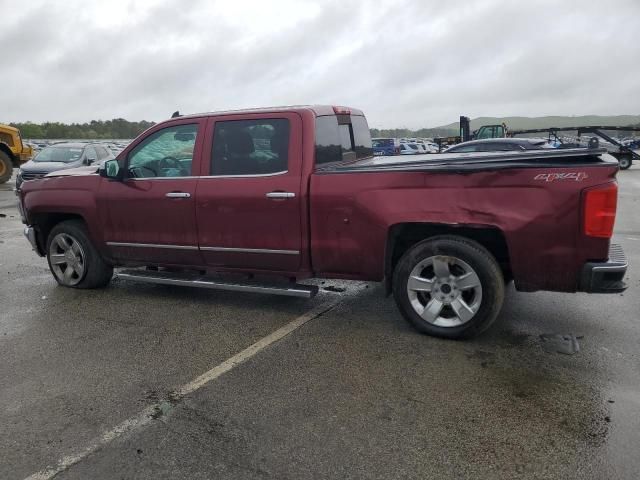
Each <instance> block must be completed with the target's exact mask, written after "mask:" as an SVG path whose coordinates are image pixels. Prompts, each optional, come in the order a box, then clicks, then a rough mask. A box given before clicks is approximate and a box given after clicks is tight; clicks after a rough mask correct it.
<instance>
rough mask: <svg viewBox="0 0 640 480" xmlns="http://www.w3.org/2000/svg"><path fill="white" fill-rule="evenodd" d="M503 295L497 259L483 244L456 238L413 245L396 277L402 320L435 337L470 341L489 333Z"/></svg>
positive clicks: (397, 269)
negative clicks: (486, 331) (471, 338)
mask: <svg viewBox="0 0 640 480" xmlns="http://www.w3.org/2000/svg"><path fill="white" fill-rule="evenodd" d="M504 289H505V286H504V278H503V275H502V271H501V270H500V267H499V265H498V263H497V262H496V260H495V258H493V256H492V255H491V254H490V253H489V252H488V251H487V250H486V249H485V248H484V247H482V246H481V245H480V244H478V243H476V242H474V241H472V240H468V239H465V238H463V237H456V236H440V237H434V238H431V239H428V240H425V241H422V242H420V243H418V244H416V245H414V246H413V247H412V248H411V249H409V250H408V251H407V252H406V253H405V254H404V255H403V256H402V258H401V259H400V261H399V262H398V265H397V266H396V269H395V271H394V275H393V295H394V298H395V300H396V303H397V305H398V307H399V309H400V311H401V313H402V315H403V316H404V317H405V318H406V319H407V320H408V321H409V322H410V323H411V324H413V326H414V327H415V328H417V329H418V330H419V331H421V332H422V333H426V334H428V335H432V336H436V337H444V338H453V339H458V338H470V337H473V336H476V335H479V334H480V333H482V332H483V331H485V330H486V329H487V328H489V326H490V325H491V324H492V323H493V321H494V320H495V319H496V317H497V316H498V313H499V312H500V309H501V308H502V303H503V301H504Z"/></svg>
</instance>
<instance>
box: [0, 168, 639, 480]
mask: <svg viewBox="0 0 640 480" xmlns="http://www.w3.org/2000/svg"><path fill="white" fill-rule="evenodd" d="M618 178H619V181H620V197H619V206H618V212H619V213H618V219H617V223H616V236H615V241H616V242H617V243H620V244H622V245H623V247H624V249H625V251H626V253H627V256H628V258H629V262H630V270H629V275H628V278H627V282H628V284H629V289H628V290H627V292H625V293H624V294H622V295H587V294H575V295H566V294H556V293H545V292H541V293H534V294H526V293H519V292H516V291H515V290H514V289H513V287H510V289H509V291H508V294H507V299H506V302H505V307H504V309H503V311H502V313H501V315H500V317H499V319H498V321H497V322H496V324H495V325H494V327H493V328H492V329H491V330H490V331H489V332H487V333H486V334H484V335H483V336H481V337H480V338H478V339H475V340H471V341H465V342H455V341H446V340H439V339H435V338H430V337H426V336H423V335H420V334H418V333H416V331H414V330H413V329H412V328H411V327H410V326H409V325H408V324H407V323H406V322H405V321H404V320H403V319H402V317H401V316H400V314H399V313H398V311H397V310H396V307H395V304H394V302H393V299H391V298H386V297H385V296H384V289H383V288H382V286H380V285H377V284H362V283H355V282H354V283H349V282H346V283H338V282H334V281H326V282H325V283H324V284H323V285H322V286H323V287H325V288H326V287H331V286H334V287H335V286H338V287H340V288H329V290H324V289H323V290H322V291H321V293H320V294H319V295H318V296H317V297H316V298H315V299H314V300H312V301H309V300H302V299H292V298H287V297H271V296H265V295H258V294H241V293H234V292H216V291H206V290H198V289H191V288H182V289H180V288H171V287H166V286H159V285H144V284H134V283H129V282H126V281H123V280H114V281H113V282H112V284H111V285H110V286H109V287H108V288H107V289H104V290H94V291H76V290H71V289H65V288H61V287H58V286H56V283H55V281H54V280H53V278H52V276H51V274H50V273H49V270H48V267H47V264H46V260H44V259H42V258H39V257H37V256H36V255H35V253H33V252H32V251H31V250H30V247H29V244H28V242H27V241H26V240H25V239H24V238H23V236H22V225H21V223H20V218H19V215H18V212H17V209H16V208H15V196H14V193H13V191H12V188H13V184H12V183H8V184H4V185H0V303H1V305H2V308H1V310H0V403H1V404H2V406H3V407H2V409H1V410H0V425H1V428H2V435H0V451H1V452H2V456H1V460H0V478H2V479H14V478H15V479H24V478H33V479H47V478H52V477H54V476H55V478H56V479H87V478H92V479H121V478H122V479H131V478H154V479H157V478H189V479H205V478H216V479H225V478H229V479H231V478H233V479H237V478H278V479H281V478H286V479H298V478H367V479H369V478H380V479H389V478H403V479H405V478H416V479H425V478H451V479H454V478H455V479H459V478H504V479H511V478H576V479H577V478H580V479H584V478H589V479H591V478H593V479H602V478H613V479H633V478H640V457H638V455H637V452H638V445H640V355H639V353H638V345H640V318H639V317H640V297H639V296H638V295H637V291H638V287H639V286H640V267H638V265H640V216H639V215H638V213H637V212H638V209H639V208H640V165H634V166H633V167H632V168H631V169H630V170H627V171H625V172H621V173H619V175H618ZM343 289H344V291H342V290H343ZM336 290H338V291H336ZM544 334H573V335H575V336H576V337H577V338H578V341H579V343H580V351H579V352H577V353H575V354H573V355H563V354H560V353H557V352H554V351H550V350H549V349H548V348H545V344H544V342H543V341H542V340H541V338H540V336H541V335H544Z"/></svg>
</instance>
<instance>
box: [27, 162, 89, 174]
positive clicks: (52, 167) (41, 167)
mask: <svg viewBox="0 0 640 480" xmlns="http://www.w3.org/2000/svg"><path fill="white" fill-rule="evenodd" d="M79 166H83V165H82V163H80V162H70V163H64V162H34V161H33V160H29V161H28V162H27V163H24V164H22V165H20V170H22V171H23V172H54V171H57V170H68V169H71V168H77V167H79Z"/></svg>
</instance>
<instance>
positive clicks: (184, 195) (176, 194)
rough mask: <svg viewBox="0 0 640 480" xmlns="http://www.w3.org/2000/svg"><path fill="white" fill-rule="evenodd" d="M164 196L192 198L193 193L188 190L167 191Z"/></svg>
mask: <svg viewBox="0 0 640 480" xmlns="http://www.w3.org/2000/svg"><path fill="white" fill-rule="evenodd" d="M164 196H165V197H168V198H190V197H191V194H190V193H188V192H169V193H165V195H164Z"/></svg>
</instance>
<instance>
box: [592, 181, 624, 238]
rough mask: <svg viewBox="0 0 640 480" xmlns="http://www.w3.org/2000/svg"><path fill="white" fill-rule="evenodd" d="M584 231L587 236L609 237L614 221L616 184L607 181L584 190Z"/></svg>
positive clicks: (616, 194)
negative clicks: (604, 183)
mask: <svg viewBox="0 0 640 480" xmlns="http://www.w3.org/2000/svg"><path fill="white" fill-rule="evenodd" d="M583 198H584V200H583V202H584V222H583V224H584V233H585V235H587V236H589V237H600V238H611V236H612V235H613V224H614V223H615V221H616V205H617V203H618V184H617V183H615V182H612V183H607V184H606V185H601V186H598V187H594V188H589V189H587V190H585V192H584V197H583Z"/></svg>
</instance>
